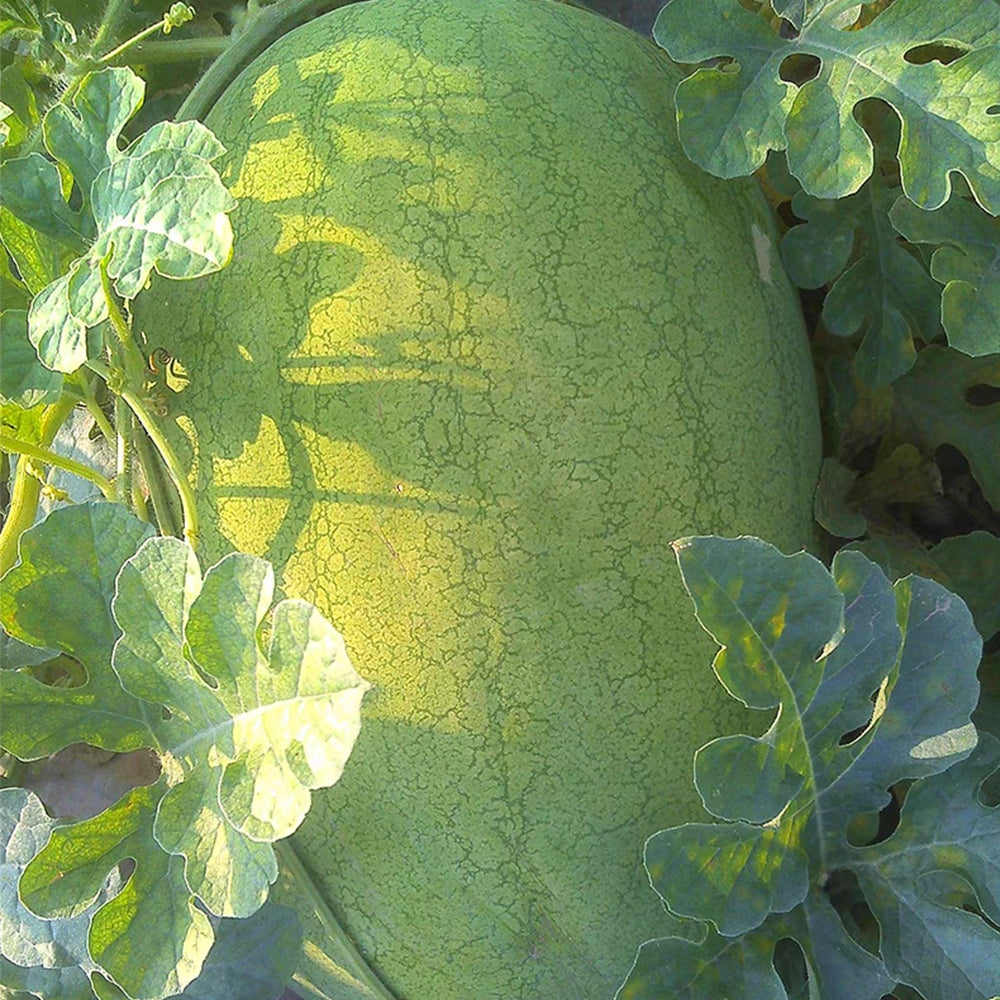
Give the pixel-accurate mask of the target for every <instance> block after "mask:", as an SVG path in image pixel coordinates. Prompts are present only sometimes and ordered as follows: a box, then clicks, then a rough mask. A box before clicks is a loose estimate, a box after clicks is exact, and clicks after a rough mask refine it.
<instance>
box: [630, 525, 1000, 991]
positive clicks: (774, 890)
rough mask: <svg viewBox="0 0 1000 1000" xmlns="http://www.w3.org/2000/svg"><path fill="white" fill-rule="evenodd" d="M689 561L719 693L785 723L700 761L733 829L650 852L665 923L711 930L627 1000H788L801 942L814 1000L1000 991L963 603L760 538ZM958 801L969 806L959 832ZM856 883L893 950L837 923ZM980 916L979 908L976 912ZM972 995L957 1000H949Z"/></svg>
mask: <svg viewBox="0 0 1000 1000" xmlns="http://www.w3.org/2000/svg"><path fill="white" fill-rule="evenodd" d="M674 549H675V552H676V554H677V559H678V562H679V564H680V568H681V573H682V576H683V578H684V583H685V586H686V587H687V590H688V592H689V594H690V595H691V597H692V600H693V601H694V603H695V608H696V611H697V615H698V618H699V620H700V621H701V623H702V625H703V627H704V628H705V629H706V630H707V631H709V632H710V633H711V634H712V635H713V637H714V638H715V639H716V640H717V641H718V642H719V644H720V646H721V647H722V648H721V650H720V652H719V653H718V655H717V656H716V659H715V663H714V669H715V672H716V674H717V675H718V677H719V679H720V680H721V681H722V683H723V684H724V685H725V687H726V689H727V690H728V691H729V692H730V693H731V694H732V695H733V696H734V697H736V698H738V699H739V700H740V701H742V702H744V703H745V704H747V705H748V706H750V707H753V708H758V709H774V710H776V711H775V716H774V720H773V722H772V724H771V726H770V728H769V729H768V731H767V732H766V733H765V734H764V735H763V736H761V737H759V738H754V737H750V736H745V735H739V736H727V737H721V738H720V739H717V740H714V741H713V742H711V743H709V744H707V745H706V746H704V747H702V748H701V750H699V751H698V753H697V755H696V757H695V783H696V786H697V788H698V791H699V794H700V795H701V797H702V800H703V801H704V803H705V805H706V808H707V809H708V810H709V811H710V812H711V813H712V814H713V815H715V816H716V817H718V818H719V819H721V820H723V821H724V822H721V823H690V824H686V825H684V826H681V827H675V828H673V829H669V830H663V831H661V832H659V833H656V834H654V835H653V836H652V837H650V838H649V840H648V841H647V844H646V853H645V864H646V869H647V872H648V874H649V878H650V882H651V884H652V886H653V888H654V889H655V890H656V892H657V893H658V894H659V895H660V896H661V898H662V899H663V901H664V903H665V904H666V906H667V907H668V909H669V910H670V912H671V913H674V914H677V915H680V916H684V917H689V918H693V919H696V920H700V921H705V922H707V923H708V924H709V925H710V930H709V933H708V934H707V935H706V937H705V939H704V940H703V941H702V942H700V943H698V942H692V941H682V940H680V939H678V938H673V937H669V938H664V939H661V940H658V941H651V942H648V943H646V944H644V945H643V946H642V947H641V948H640V951H639V954H638V957H637V959H636V964H635V966H634V967H633V969H632V971H631V973H630V975H629V977H628V980H627V981H626V983H625V985H624V986H623V987H622V989H621V991H620V993H619V996H620V997H622V998H628V1000H653V998H655V997H661V996H667V995H668V996H679V997H688V998H690V1000H700V998H709V997H712V998H717V997H719V996H727V997H730V998H732V1000H737V998H741V1000H742V998H746V1000H750V998H753V1000H757V998H760V997H765V998H771V997H773V998H775V1000H779V998H780V1000H786V998H787V997H788V996H789V994H788V992H787V991H786V985H785V983H784V982H783V981H782V979H781V977H780V976H779V975H778V972H777V971H776V967H775V963H776V948H777V946H778V943H779V942H780V941H783V940H785V939H791V940H792V941H794V942H795V943H796V945H797V946H798V948H799V949H800V950H801V954H802V958H803V960H804V963H805V969H806V974H807V978H808V980H809V984H808V988H809V991H810V992H809V995H810V996H814V995H815V996H823V997H829V998H831V1000H848V998H853V1000H868V998H870V1000H880V998H881V997H882V996H883V995H884V994H885V993H887V992H889V991H890V990H891V988H892V987H893V985H894V984H895V983H896V982H904V983H907V984H908V985H911V986H912V987H913V988H915V989H918V990H920V991H921V992H922V993H923V995H924V996H925V998H926V1000H946V998H947V1000H954V998H961V1000H984V998H986V997H989V996H991V995H992V994H991V993H990V992H989V990H988V988H987V986H986V984H987V982H988V972H987V970H988V969H990V968H993V969H994V974H995V963H994V962H993V959H994V958H995V955H996V953H997V949H998V948H1000V934H998V933H997V931H996V928H995V923H996V922H998V921H997V910H998V909H1000V881H998V874H1000V836H998V834H1000V812H998V811H997V810H996V809H995V808H994V809H992V810H991V809H989V808H988V807H987V806H986V805H984V804H983V802H981V801H979V799H978V798H977V789H978V788H979V786H980V785H981V783H982V781H983V779H984V778H985V777H986V776H987V775H988V774H990V773H991V772H992V771H993V770H995V769H996V767H997V765H998V764H1000V743H997V742H996V741H995V740H993V739H992V738H991V737H988V736H980V735H978V734H977V732H976V729H975V727H974V726H973V724H972V723H971V721H970V720H971V715H972V712H973V711H974V709H975V708H976V702H977V698H978V695H979V685H978V682H977V680H976V667H977V666H978V664H979V661H980V655H981V651H982V641H981V639H980V638H979V636H978V634H977V633H976V631H975V628H974V625H973V621H972V616H971V614H970V613H969V610H968V608H967V607H966V606H965V605H964V603H963V602H962V601H961V600H960V599H959V598H957V597H956V596H955V595H953V594H951V593H949V592H948V591H946V590H945V589H944V588H943V587H942V586H941V585H940V584H938V583H935V582H933V581H930V580H925V579H922V578H920V577H907V578H905V579H903V580H900V581H899V582H897V583H896V584H895V585H892V584H890V582H889V580H888V579H887V578H886V577H885V575H884V574H883V573H882V572H881V570H880V569H879V568H878V567H877V566H876V565H875V564H874V563H872V562H870V561H869V560H868V559H867V558H866V557H865V556H863V555H862V554H861V553H860V552H856V551H849V550H844V551H842V552H840V553H838V555H837V556H836V558H835V559H834V563H833V568H832V571H828V570H826V568H825V567H824V566H823V565H822V564H821V563H820V562H819V561H817V560H816V559H814V558H813V557H812V556H809V555H807V554H805V553H799V554H798V555H794V556H784V555H782V554H781V553H779V552H778V551H777V550H776V549H774V548H773V547H772V546H770V545H767V544H766V543H764V542H761V541H759V540H758V539H750V538H741V539H735V540H733V539H722V538H686V539H681V540H680V541H678V542H676V543H675V544H674ZM945 651H947V656H946V657H945V656H944V655H943V654H944V652H945ZM945 772H947V774H945ZM904 781H912V782H914V784H913V786H912V788H911V789H910V793H909V797H908V798H907V800H906V803H905V805H904V807H903V811H902V817H901V819H900V822H899V825H898V827H897V828H896V830H895V831H894V832H893V833H892V835H891V836H889V837H888V838H886V839H884V840H882V841H881V842H878V843H875V844H872V841H873V840H874V839H876V838H875V833H876V830H877V823H876V819H877V815H878V813H879V811H880V810H882V809H883V808H884V807H885V806H886V805H887V804H888V803H889V802H890V801H891V795H890V791H889V790H890V789H891V788H893V787H896V786H899V784H900V782H904ZM946 788H947V792H945V789H946ZM942 796H943V797H944V799H947V801H948V802H951V801H952V800H954V801H955V803H956V804H955V808H954V810H953V811H952V810H949V811H948V819H947V821H946V822H944V825H945V826H947V830H946V832H945V833H942V820H941V810H942V801H943V800H942ZM934 816H937V820H938V821H937V822H935V820H934V818H933V817H934ZM869 845H870V846H869ZM841 872H850V873H853V876H854V877H855V878H856V879H857V880H858V882H859V883H860V886H861V890H862V892H863V894H864V896H863V899H864V901H865V903H866V904H867V906H868V908H869V910H870V912H871V913H872V914H873V918H874V920H876V921H877V922H878V924H879V926H880V927H881V937H880V943H879V944H878V945H875V946H872V944H871V943H870V942H868V941H866V939H865V938H864V936H863V935H861V934H852V933H851V930H850V929H849V927H848V925H846V924H845V923H844V920H843V917H842V916H841V915H840V914H839V913H838V911H837V910H836V909H835V907H834V906H833V904H832V902H831V897H830V895H829V893H828V891H827V888H828V883H829V881H830V880H831V878H833V877H834V876H836V875H838V873H841ZM927 873H931V874H933V875H934V877H933V878H928V877H926V876H927ZM956 887H957V888H956ZM970 900H972V901H977V905H978V906H979V910H978V911H976V912H971V913H970V912H968V911H967V909H964V908H963V906H964V905H965V904H968V903H969V901H970ZM984 918H985V919H984ZM990 921H992V922H993V924H991V923H990ZM956 978H961V980H962V984H963V985H962V987H960V988H957V992H956V991H955V990H956V988H953V989H952V990H951V991H949V989H947V988H945V985H946V984H947V983H953V982H954V981H955V979H956ZM977 991H978V992H977Z"/></svg>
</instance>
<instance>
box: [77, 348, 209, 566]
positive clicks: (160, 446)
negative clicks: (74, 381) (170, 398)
mask: <svg viewBox="0 0 1000 1000" xmlns="http://www.w3.org/2000/svg"><path fill="white" fill-rule="evenodd" d="M87 367H88V368H90V369H91V371H95V372H97V374H98V375H100V376H101V377H102V378H103V379H104V380H105V381H106V382H107V383H108V387H109V388H110V389H111V391H112V392H115V393H117V394H118V395H119V396H121V398H122V399H123V400H124V401H125V402H126V403H127V404H128V405H129V407H130V409H131V410H132V412H133V413H134V414H135V416H136V418H137V419H138V421H139V423H140V424H142V427H143V430H145V432H146V434H147V435H148V436H149V440H150V441H151V442H152V443H153V445H154V447H155V448H156V450H157V452H159V455H160V458H161V459H162V460H163V464H164V465H165V466H166V467H167V471H168V472H169V473H170V478H171V480H172V481H173V484H174V488H175V489H176V490H177V493H178V495H179V497H180V501H181V513H182V516H183V519H184V528H183V534H184V537H185V538H186V539H187V540H188V543H189V544H190V545H191V547H192V548H196V547H197V543H198V508H197V503H196V501H195V496H194V490H192V489H191V484H190V483H189V482H188V479H187V476H186V475H185V472H184V467H183V466H182V465H181V463H180V460H179V459H178V458H177V453H176V452H175V451H174V449H173V448H172V447H171V445H170V442H169V441H168V440H167V439H166V437H165V436H164V434H163V431H162V430H161V429H160V426H159V424H158V423H157V421H156V417H155V416H153V414H152V413H151V412H150V409H149V407H148V406H147V405H146V401H145V400H144V399H143V398H142V396H141V395H140V394H139V393H138V392H136V390H135V389H133V388H132V387H131V386H129V385H127V384H125V385H120V386H117V388H116V381H117V380H116V379H115V378H114V377H113V375H112V372H111V369H110V368H108V366H107V365H106V364H104V362H102V361H96V360H93V359H91V360H90V361H88V362H87ZM148 478H149V477H147V481H148Z"/></svg>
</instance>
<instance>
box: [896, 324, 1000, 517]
mask: <svg viewBox="0 0 1000 1000" xmlns="http://www.w3.org/2000/svg"><path fill="white" fill-rule="evenodd" d="M978 386H991V387H993V388H1000V354H991V355H988V356H986V357H982V358H970V357H967V356H966V355H964V354H960V353H959V352H958V351H955V350H952V349H951V348H949V347H941V346H938V345H936V344H932V345H931V346H929V347H927V348H925V349H924V350H923V351H921V352H920V355H919V357H918V358H917V361H916V363H915V364H914V366H913V368H912V369H911V370H910V371H909V372H907V373H906V375H904V376H903V377H902V378H901V379H899V380H898V381H897V382H896V383H894V384H893V387H892V389H893V397H894V400H895V408H896V415H897V418H898V419H899V420H900V421H901V422H903V424H904V425H905V426H907V427H908V428H909V430H910V433H911V436H912V439H913V440H914V441H916V442H917V443H918V444H919V445H920V446H921V447H922V448H923V450H924V451H925V452H926V453H927V454H931V453H932V452H933V451H934V450H935V449H936V448H939V447H940V446H941V445H942V444H950V445H951V446H952V447H954V448H958V450H959V451H961V452H962V453H963V454H964V455H965V457H966V458H967V459H968V461H969V467H970V468H971V470H972V474H973V476H975V478H976V481H977V482H978V483H979V485H980V487H981V488H982V491H983V495H984V496H985V497H986V500H987V502H988V503H990V504H991V505H992V506H993V508H994V509H996V510H1000V462H998V461H997V440H998V438H997V435H998V433H1000V403H996V402H993V401H992V400H991V399H990V398H988V397H987V398H986V399H985V400H983V401H980V400H979V399H978V398H977V397H975V396H971V397H970V393H972V391H973V390H974V389H976V387H978Z"/></svg>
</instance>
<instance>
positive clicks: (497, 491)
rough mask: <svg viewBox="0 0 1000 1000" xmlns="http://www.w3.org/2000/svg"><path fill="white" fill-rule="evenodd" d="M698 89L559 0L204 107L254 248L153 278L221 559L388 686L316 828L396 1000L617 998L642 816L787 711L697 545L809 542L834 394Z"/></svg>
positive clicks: (143, 318) (685, 807)
mask: <svg viewBox="0 0 1000 1000" xmlns="http://www.w3.org/2000/svg"><path fill="white" fill-rule="evenodd" d="M677 80H678V76H677V74H676V71H675V70H674V69H673V68H672V67H671V64H670V63H669V61H668V60H667V58H666V56H665V55H664V54H663V53H662V52H661V51H660V50H658V49H657V48H656V47H655V46H654V45H652V44H651V43H650V42H648V41H646V40H644V39H642V38H640V37H638V36H636V35H634V34H632V33H630V32H629V31H627V30H625V29H624V28H621V27H619V26H617V25H615V24H613V23H612V22H610V21H607V20H605V19H603V18H602V17H600V16H598V15H595V14H592V13H590V12H587V11H585V10H582V9H578V8H576V7H572V6H568V5H565V4H559V3H555V2H551V0H478V2H469V0H370V2H365V3H358V4H354V5H350V6H347V7H344V8H341V9H338V10H335V11H333V12H331V13H329V14H327V15H324V16H323V17H320V18H318V19H316V20H314V21H311V22H309V23H308V24H306V25H304V26H302V27H300V28H298V29H296V30H294V31H292V32H290V33H289V34H287V35H285V36H284V37H282V38H280V39H279V40H277V41H276V42H275V43H274V44H273V45H272V46H271V47H270V48H268V49H267V50H266V51H265V52H264V53H263V54H262V55H261V56H259V57H258V58H257V59H256V60H255V61H254V62H253V63H252V64H251V65H250V66H249V67H248V68H246V69H245V70H244V71H243V72H242V73H241V74H240V75H239V76H238V77H237V78H236V79H235V80H234V81H233V82H232V83H231V85H230V86H229V87H228V89H227V90H226V91H225V93H224V94H223V96H222V97H221V98H220V99H219V100H218V102H217V103H216V104H215V106H214V107H213V108H212V110H211V112H210V113H209V114H208V116H207V123H208V125H209V126H210V127H211V128H212V129H213V130H214V131H215V132H216V134H217V135H218V136H219V137H220V139H221V140H222V142H223V143H224V144H225V145H226V147H227V150H228V152H227V154H226V157H225V159H224V167H223V170H224V173H223V176H224V179H225V180H226V182H227V183H228V184H229V185H230V186H231V188H232V190H233V192H234V193H235V194H236V196H237V197H238V198H239V201H240V204H239V207H238V209H237V210H236V212H235V213H234V215H233V222H234V226H235V230H236V244H235V247H236V249H235V256H234V258H233V262H232V265H231V266H230V267H229V268H228V269H227V270H226V271H224V272H221V273H220V274H218V275H215V276H213V277H211V278H209V279H206V280H204V281H199V282H197V283H193V284H191V285H184V284H182V283H176V282H159V283H157V284H156V285H155V286H154V287H153V289H152V290H151V291H150V292H149V293H148V295H146V296H144V298H145V303H143V302H142V298H140V302H139V304H140V310H139V312H138V325H139V327H140V328H141V329H142V330H143V332H144V334H145V336H146V338H147V341H148V345H149V347H150V349H154V348H157V347H165V348H166V349H167V350H168V351H169V352H170V353H171V354H173V355H175V356H176V358H177V359H178V361H179V362H180V363H181V364H182V365H183V367H184V368H185V369H186V370H187V373H188V381H187V384H186V386H185V387H184V388H183V389H182V391H180V392H178V394H177V395H176V396H175V397H174V398H173V399H172V401H171V408H172V417H173V425H172V431H173V433H174V436H175V440H176V441H177V444H178V448H179V449H180V450H181V451H183V454H184V456H185V460H186V461H187V462H188V465H189V468H190V470H191V473H190V474H191V478H192V482H193V483H194V485H195V486H196V488H197V491H198V496H199V499H200V502H201V508H200V509H201V515H202V518H203V522H204V523H203V537H202V543H201V544H202V551H203V555H204V556H205V557H206V558H214V557H217V556H220V555H221V554H222V553H223V552H225V551H227V550H228V549H230V548H233V547H235V548H237V549H241V550H245V551H250V552H253V553H257V554H259V555H262V556H265V557H266V558H268V559H270V560H271V561H272V562H273V563H274V564H275V565H276V568H277V569H278V572H279V579H280V582H281V586H282V587H283V588H284V590H285V592H286V593H287V594H289V595H294V596H300V597H303V598H306V599H308V600H310V601H314V602H315V603H316V604H317V605H318V606H319V607H320V608H321V609H322V611H323V612H324V614H326V615H327V616H328V617H329V618H330V620H331V621H333V622H334V623H336V624H337V626H338V628H340V629H341V630H342V631H343V633H344V636H345V638H346V640H347V644H348V649H349V651H350V654H351V657H352V659H353V662H354V664H355V666H356V667H357V669H358V670H359V672H360V673H361V674H362V675H364V676H365V677H366V678H367V679H368V680H370V681H371V682H372V683H373V685H374V690H373V692H372V693H371V694H369V696H368V697H367V698H366V701H365V704H364V710H363V726H362V732H361V736H360V738H359V740H358V743H357V746H356V749H355V752H354V755H353V757H352V758H351V761H350V763H349V765H348V767H347V771H346V773H345V775H344V777H343V779H342V780H341V781H340V782H339V784H338V785H336V786H335V787H334V788H332V789H329V790H327V791H325V792H322V793H317V794H316V795H315V797H314V804H313V808H312V811H311V813H310V815H309V817H308V818H307V820H306V822H305V823H304V825H303V826H302V828H301V829H300V830H299V831H298V832H297V833H296V834H295V836H294V837H293V840H292V844H293V847H294V850H295V852H296V854H297V855H298V857H299V858H300V859H301V860H302V862H303V864H304V866H305V869H306V871H307V872H308V873H309V877H310V878H311V879H312V880H314V883H315V888H316V889H317V891H318V892H319V894H320V895H321V896H322V898H323V899H324V900H325V902H326V904H327V905H328V906H329V908H330V911H331V912H332V914H333V916H334V917H335V918H336V921H337V923H338V924H339V927H340V930H341V931H342V932H343V934H344V935H345V936H346V938H347V939H349V940H350V942H352V943H353V945H354V947H356V949H357V951H358V953H359V954H360V955H361V956H362V958H363V960H364V962H365V963H367V966H368V967H369V968H370V970H372V972H373V974H374V975H375V976H377V977H378V979H379V980H380V981H381V982H382V983H383V984H384V985H385V988H386V990H387V991H388V992H389V993H391V994H392V995H394V996H396V997H397V998H399V1000H596V998H601V997H607V998H610V997H612V996H613V995H614V992H615V990H616V988H617V986H618V985H619V984H620V983H621V982H622V980H623V978H624V977H625V975H626V973H627V972H628V969H629V967H630V965H631V962H632V960H633V958H634V955H635V950H636V947H637V945H638V944H639V943H640V942H641V941H643V940H645V939H648V938H650V937H654V936H656V935H658V934H661V933H663V932H664V930H665V929H666V928H667V926H668V924H667V920H668V916H667V915H666V914H665V912H664V911H663V909H662V906H661V905H660V903H659V901H658V899H657V897H656V895H655V894H654V893H653V891H652V890H651V889H650V888H649V885H648V880H647V878H646V877H645V875H644V872H643V868H642V851H643V843H644V841H645V839H646V838H647V837H648V836H649V835H650V834H651V833H653V832H654V831H656V830H659V829H662V828H663V827H667V826H671V825H675V824H678V823H682V822H686V821H689V820H697V819H701V818H703V817H704V814H703V813H702V811H701V808H700V804H699V800H698V799H697V796H696V793H695V790H694V788H693V784H692V755H693V753H694V751H695V749H696V748H697V747H698V746H700V745H702V744H704V743H706V742H707V741H708V740H710V739H712V738H714V737H715V736H717V735H719V734H721V733H725V732H730V731H733V730H734V729H738V728H744V727H746V726H747V725H748V724H750V725H753V724H755V723H758V724H759V720H758V719H752V718H750V717H749V713H747V711H746V710H745V709H744V708H743V707H742V706H740V705H739V704H737V703H736V702H735V701H733V700H732V699H730V698H729V697H728V695H727V694H726V692H725V691H724V690H723V688H722V687H721V685H720V684H719V683H718V680H717V679H716V678H715V676H714V675H713V673H712V669H711V660H712V655H713V650H714V646H713V643H712V642H711V640H710V639H709V637H708V636H707V635H706V634H705V633H704V632H703V631H702V630H701V629H700V627H699V625H698V623H697V621H696V620H695V618H694V616H693V614H692V608H691V604H690V601H689V599H688V598H687V596H686V595H685V593H684V591H683V588H682V585H681V581H680V577H679V574H678V572H677V568H676V564H675V561H674V559H673V556H672V552H671V549H670V543H671V541H672V540H674V539H676V538H678V537H681V536H684V535H689V534H693V533H699V534H709V533H714V534H722V535H737V534H742V533H752V534H755V535H758V536H762V537H764V538H766V539H767V540H769V541H771V542H773V543H774V544H776V545H778V546H779V547H782V548H784V549H785V550H786V551H791V550H795V549H799V548H801V547H802V546H804V545H808V544H809V543H810V541H811V538H812V534H811V533H812V522H811V516H810V512H811V497H812V492H813V487H814V482H815V478H816V474H817V469H818V463H819V460H820V438H819V424H818V416H817V401H816V389H815V382H814V377H813V373H812V367H811V361H810V355H809V351H808V345H807V341H806V335H805V332H804V327H803V323H802V318H801V314H800V310H799V306H798V303H797V299H796V296H795V294H794V292H793V290H792V289H791V287H790V286H789V284H788V282H787V280H786V278H785V276H784V274H783V272H782V269H781V265H780V260H779V256H778V253H777V247H776V233H775V228H774V225H773V221H772V218H771V216H770V214H769V210H768V208H767V206H766V204H765V202H764V200H763V198H762V197H761V195H760V192H759V190H758V188H757V187H756V186H755V184H754V183H753V182H752V181H750V180H745V181H741V182H735V183H732V182H722V181H718V180H715V179H713V178H710V177H708V176H706V175H704V174H703V173H701V172H700V171H698V170H697V168H695V167H694V166H692V165H691V164H689V163H688V162H687V161H686V160H685V158H684V156H683V153H682V152H681V150H680V148H679V146H678V143H677V139H676V125H675V115H674V108H673V104H672V95H673V91H674V87H675V85H676V82H677ZM292 895H293V898H294V894H292ZM330 941H331V954H332V952H333V938H332V937H331V939H330ZM314 957H315V956H314ZM303 978H308V977H303ZM334 978H335V977H334ZM327 989H328V992H329V991H330V990H331V989H334V991H335V990H340V991H341V992H339V993H337V995H338V996H344V997H350V996H366V995H370V993H366V992H365V989H364V988H363V987H361V986H352V985H351V983H350V982H349V981H348V980H347V979H346V978H345V979H344V980H343V982H342V983H341V986H339V987H335V988H331V987H328V988H327Z"/></svg>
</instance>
